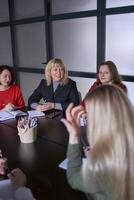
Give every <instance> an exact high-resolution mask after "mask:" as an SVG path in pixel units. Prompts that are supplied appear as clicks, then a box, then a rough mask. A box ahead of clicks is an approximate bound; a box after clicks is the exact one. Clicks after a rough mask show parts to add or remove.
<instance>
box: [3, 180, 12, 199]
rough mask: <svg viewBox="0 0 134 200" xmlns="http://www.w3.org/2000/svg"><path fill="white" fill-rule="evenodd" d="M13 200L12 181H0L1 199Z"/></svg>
mask: <svg viewBox="0 0 134 200" xmlns="http://www.w3.org/2000/svg"><path fill="white" fill-rule="evenodd" d="M1 198H2V199H12V198H13V190H12V185H11V180H10V179H6V180H0V199H1Z"/></svg>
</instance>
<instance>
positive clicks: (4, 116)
mask: <svg viewBox="0 0 134 200" xmlns="http://www.w3.org/2000/svg"><path fill="white" fill-rule="evenodd" d="M25 114H26V113H24V112H22V111H21V110H14V111H0V121H4V120H8V119H14V118H15V117H16V116H17V115H21V116H22V115H25Z"/></svg>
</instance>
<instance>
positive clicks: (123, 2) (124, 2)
mask: <svg viewBox="0 0 134 200" xmlns="http://www.w3.org/2000/svg"><path fill="white" fill-rule="evenodd" d="M131 5H134V0H106V7H107V8H111V7H121V6H131Z"/></svg>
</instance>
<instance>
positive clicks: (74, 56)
mask: <svg viewBox="0 0 134 200" xmlns="http://www.w3.org/2000/svg"><path fill="white" fill-rule="evenodd" d="M96 42H97V39H96V17H90V18H81V19H69V20H61V21H59V20H58V21H55V22H53V44H54V56H55V57H59V58H62V59H63V61H64V62H65V63H66V65H67V66H68V69H69V70H72V71H86V72H89V71H90V72H95V71H96Z"/></svg>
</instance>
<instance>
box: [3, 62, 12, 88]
mask: <svg viewBox="0 0 134 200" xmlns="http://www.w3.org/2000/svg"><path fill="white" fill-rule="evenodd" d="M4 70H8V71H9V72H10V74H11V78H12V79H11V83H10V84H9V86H10V85H12V84H13V83H14V73H13V69H12V67H10V66H8V65H0V74H2V72H3V71H4ZM0 84H1V83H0Z"/></svg>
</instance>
